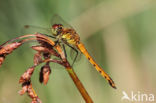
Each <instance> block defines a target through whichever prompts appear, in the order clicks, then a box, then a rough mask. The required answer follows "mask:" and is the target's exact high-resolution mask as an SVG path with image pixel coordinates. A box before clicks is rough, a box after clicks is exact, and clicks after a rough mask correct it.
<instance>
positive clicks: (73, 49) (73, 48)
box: [66, 43, 79, 66]
mask: <svg viewBox="0 0 156 103" xmlns="http://www.w3.org/2000/svg"><path fill="white" fill-rule="evenodd" d="M66 45H67V46H69V47H70V48H71V49H73V50H74V51H75V52H76V56H75V58H74V60H73V63H72V66H73V65H74V63H75V61H76V59H77V56H78V53H79V52H78V50H77V49H75V48H74V47H72V46H71V45H69V44H67V43H66Z"/></svg>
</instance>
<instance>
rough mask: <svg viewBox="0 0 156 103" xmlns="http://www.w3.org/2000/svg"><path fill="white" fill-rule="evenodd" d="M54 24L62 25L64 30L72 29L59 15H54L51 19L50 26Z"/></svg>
mask: <svg viewBox="0 0 156 103" xmlns="http://www.w3.org/2000/svg"><path fill="white" fill-rule="evenodd" d="M54 24H62V25H63V26H64V27H66V28H71V29H73V27H72V26H71V25H70V24H68V23H67V22H66V21H64V20H63V19H62V18H61V17H60V16H59V15H57V14H55V15H54V16H53V17H52V19H51V25H54Z"/></svg>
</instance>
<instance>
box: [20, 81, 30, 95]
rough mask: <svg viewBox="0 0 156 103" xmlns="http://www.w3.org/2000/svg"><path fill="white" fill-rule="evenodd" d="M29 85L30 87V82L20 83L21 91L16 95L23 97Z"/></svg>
mask: <svg viewBox="0 0 156 103" xmlns="http://www.w3.org/2000/svg"><path fill="white" fill-rule="evenodd" d="M29 85H30V81H28V82H24V83H22V90H20V91H19V92H18V93H19V94H20V95H23V94H24V93H25V92H27V91H28V87H29Z"/></svg>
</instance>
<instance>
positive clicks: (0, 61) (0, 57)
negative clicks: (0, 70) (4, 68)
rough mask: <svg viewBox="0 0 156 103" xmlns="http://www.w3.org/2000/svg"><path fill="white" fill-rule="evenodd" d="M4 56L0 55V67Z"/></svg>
mask: <svg viewBox="0 0 156 103" xmlns="http://www.w3.org/2000/svg"><path fill="white" fill-rule="evenodd" d="M4 59H5V56H0V67H1V65H2V63H3V62H4Z"/></svg>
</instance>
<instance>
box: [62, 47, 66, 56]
mask: <svg viewBox="0 0 156 103" xmlns="http://www.w3.org/2000/svg"><path fill="white" fill-rule="evenodd" d="M62 47H63V51H64V54H65V57H66V58H67V53H66V48H65V46H64V44H62Z"/></svg>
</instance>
